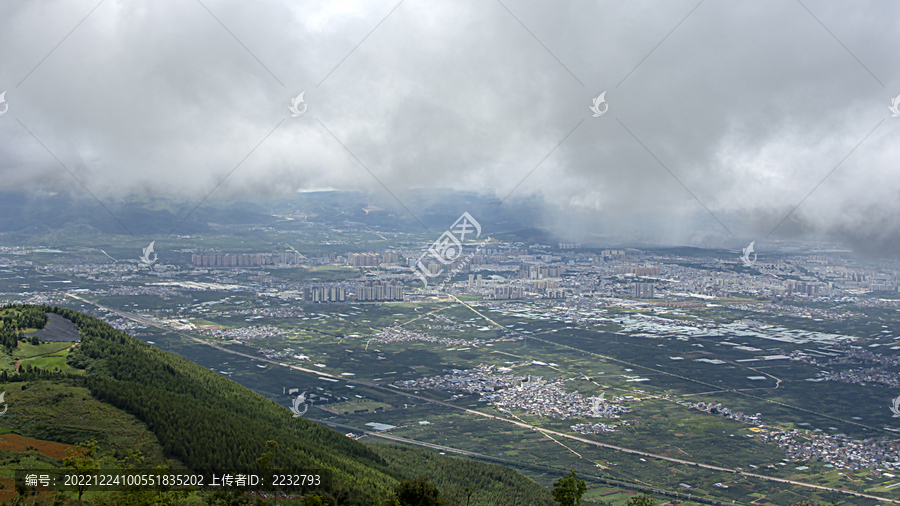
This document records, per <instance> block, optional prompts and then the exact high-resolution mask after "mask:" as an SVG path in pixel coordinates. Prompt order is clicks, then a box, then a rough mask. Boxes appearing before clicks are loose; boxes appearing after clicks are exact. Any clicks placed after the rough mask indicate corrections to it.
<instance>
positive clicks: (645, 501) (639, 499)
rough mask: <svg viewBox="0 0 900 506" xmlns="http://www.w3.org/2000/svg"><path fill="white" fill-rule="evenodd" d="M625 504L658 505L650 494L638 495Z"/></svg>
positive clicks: (626, 505)
mask: <svg viewBox="0 0 900 506" xmlns="http://www.w3.org/2000/svg"><path fill="white" fill-rule="evenodd" d="M625 506H656V499H654V498H653V496H652V495H650V494H641V495H636V496H634V497H632V498H631V499H629V500H628V502H627V503H625Z"/></svg>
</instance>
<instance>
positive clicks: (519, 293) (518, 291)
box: [491, 286, 525, 300]
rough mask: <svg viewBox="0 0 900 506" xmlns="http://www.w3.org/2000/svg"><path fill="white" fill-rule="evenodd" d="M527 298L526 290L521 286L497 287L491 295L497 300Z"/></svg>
mask: <svg viewBox="0 0 900 506" xmlns="http://www.w3.org/2000/svg"><path fill="white" fill-rule="evenodd" d="M524 296H525V289H523V288H522V287H521V286H496V287H494V290H493V292H492V293H491V298H492V299H495V300H511V299H521V298H522V297H524Z"/></svg>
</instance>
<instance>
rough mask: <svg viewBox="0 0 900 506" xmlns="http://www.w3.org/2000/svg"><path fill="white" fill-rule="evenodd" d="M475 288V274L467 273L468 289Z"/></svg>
mask: <svg viewBox="0 0 900 506" xmlns="http://www.w3.org/2000/svg"><path fill="white" fill-rule="evenodd" d="M473 288H475V275H474V274H469V290H471V289H473Z"/></svg>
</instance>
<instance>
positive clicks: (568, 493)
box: [550, 471, 630, 506]
mask: <svg viewBox="0 0 900 506" xmlns="http://www.w3.org/2000/svg"><path fill="white" fill-rule="evenodd" d="M585 492H587V484H586V483H585V482H584V480H579V479H578V475H577V474H575V471H569V474H567V475H565V476H563V477H562V478H560V479H558V480H556V481H555V482H553V491H552V492H550V494H551V495H553V499H554V500H555V501H556V502H558V503H559V504H560V506H581V496H583V495H584V493H585ZM629 504H630V503H629Z"/></svg>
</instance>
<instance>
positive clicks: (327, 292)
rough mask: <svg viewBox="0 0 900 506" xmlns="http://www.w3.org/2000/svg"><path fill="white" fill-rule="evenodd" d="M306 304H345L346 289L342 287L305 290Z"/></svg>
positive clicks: (304, 298) (319, 287)
mask: <svg viewBox="0 0 900 506" xmlns="http://www.w3.org/2000/svg"><path fill="white" fill-rule="evenodd" d="M303 300H304V301H305V302H345V296H344V288H343V287H340V286H311V287H309V288H304V289H303Z"/></svg>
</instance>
